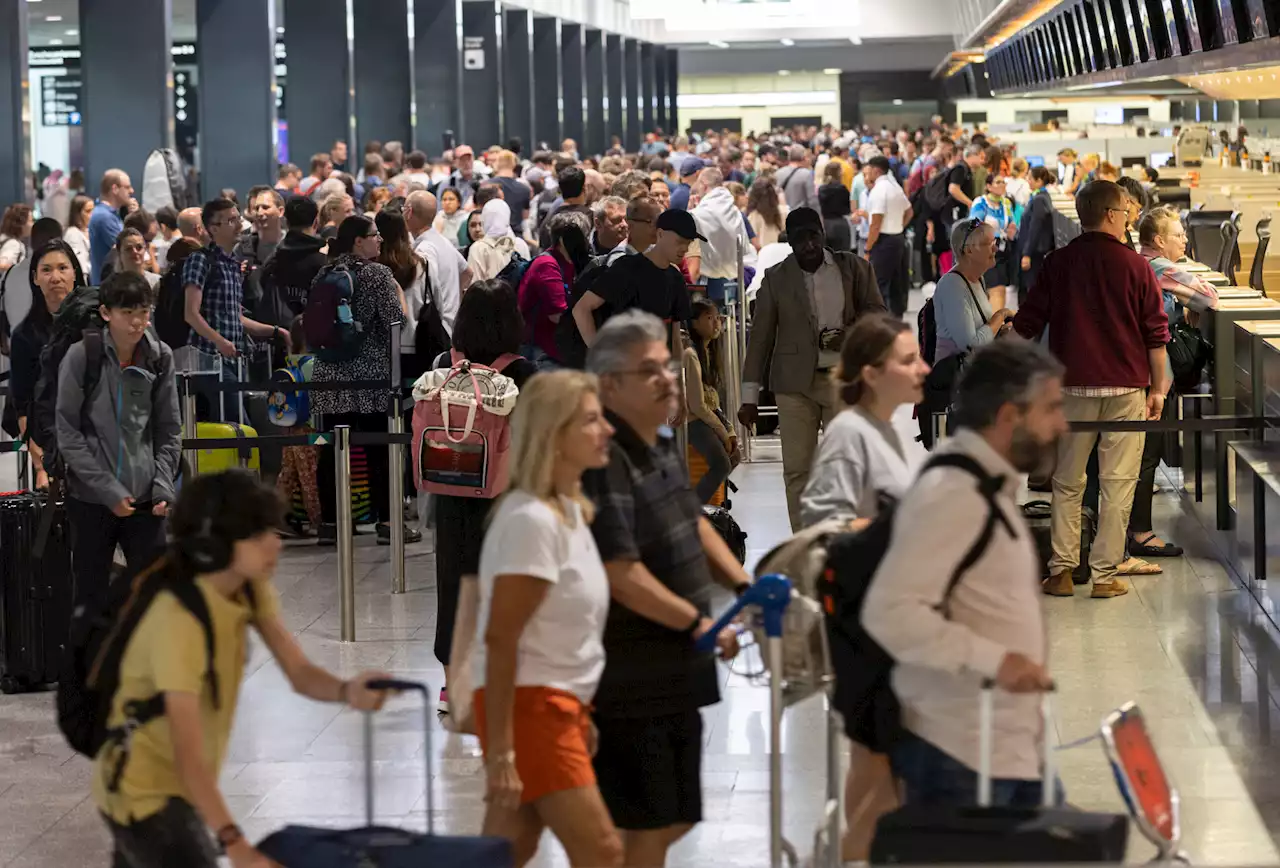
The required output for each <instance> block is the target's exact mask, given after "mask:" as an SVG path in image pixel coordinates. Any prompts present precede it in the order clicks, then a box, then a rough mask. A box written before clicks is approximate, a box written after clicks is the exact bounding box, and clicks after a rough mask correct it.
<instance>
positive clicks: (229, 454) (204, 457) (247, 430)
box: [196, 422, 259, 476]
mask: <svg viewBox="0 0 1280 868" xmlns="http://www.w3.org/2000/svg"><path fill="white" fill-rule="evenodd" d="M257 436H258V432H257V430H256V429H254V428H251V427H249V426H248V425H241V424H240V423H238V422H200V423H198V424H197V425H196V437H197V438H199V439H209V440H212V439H218V440H224V439H230V438H233V437H234V438H235V439H237V440H241V441H243V445H242V446H240V448H238V449H201V450H199V451H198V452H197V453H196V472H197V473H198V474H200V475H202V476H203V475H204V474H206V473H221V472H222V471H224V470H230V469H231V468H233V467H244V468H246V469H248V470H257V469H258V466H259V462H258V450H257V448H256V447H254V446H252V445H251V443H250V441H251V440H253V439H255V438H257Z"/></svg>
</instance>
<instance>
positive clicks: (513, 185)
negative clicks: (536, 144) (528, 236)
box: [490, 151, 533, 238]
mask: <svg viewBox="0 0 1280 868" xmlns="http://www.w3.org/2000/svg"><path fill="white" fill-rule="evenodd" d="M494 164H495V165H496V166H497V169H496V171H495V172H494V173H493V178H491V179H490V180H492V181H493V183H495V184H497V185H498V186H500V187H502V200H503V201H504V202H506V203H507V206H508V207H509V208H511V231H512V232H514V233H515V235H516V237H517V238H523V237H524V221H526V220H528V219H529V208H530V207H531V206H532V204H533V189H532V188H531V187H530V186H529V185H528V183H526V182H525V181H522V180H520V179H519V178H517V177H516V155H515V154H513V153H512V152H511V151H500V152H499V153H498V157H497V159H496V160H495V161H494Z"/></svg>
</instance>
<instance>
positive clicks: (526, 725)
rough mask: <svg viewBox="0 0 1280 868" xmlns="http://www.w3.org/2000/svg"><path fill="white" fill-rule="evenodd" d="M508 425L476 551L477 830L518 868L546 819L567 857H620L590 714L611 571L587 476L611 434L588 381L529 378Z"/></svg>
mask: <svg viewBox="0 0 1280 868" xmlns="http://www.w3.org/2000/svg"><path fill="white" fill-rule="evenodd" d="M511 431H512V438H511V452H510V458H511V462H512V464H511V482H510V487H509V488H508V491H507V494H506V495H504V496H503V498H502V499H501V500H500V501H499V502H498V504H497V506H496V508H495V510H494V512H493V517H492V520H491V521H490V523H489V527H488V529H487V531H486V533H485V539H484V546H483V548H482V549H481V553H480V613H479V617H478V620H477V634H476V635H477V640H479V641H477V642H476V646H475V651H474V653H473V659H472V672H473V677H474V679H475V686H476V691H475V705H474V707H475V722H476V732H477V733H478V734H479V736H480V744H481V746H482V747H483V748H484V756H485V765H486V768H487V772H488V795H487V799H486V800H487V802H488V807H487V810H486V811H485V818H484V834H486V835H500V836H502V837H504V838H508V839H510V840H511V842H512V848H513V851H514V856H515V864H516V865H517V866H521V865H524V864H525V863H526V862H528V861H529V860H530V859H532V858H533V855H534V853H535V852H536V851H537V849H538V840H539V838H540V837H541V835H542V830H543V829H544V828H549V829H551V831H552V833H553V834H555V836H556V837H557V838H559V839H560V843H561V844H563V845H564V848H565V851H566V852H567V853H568V856H569V862H570V864H572V865H574V866H597V865H598V866H609V865H621V864H622V841H621V838H620V837H619V835H618V831H617V829H616V828H615V827H614V825H613V820H612V819H611V818H610V816H609V811H608V809H607V808H606V807H605V804H604V800H603V799H602V798H601V796H600V789H599V786H598V785H597V783H596V776H595V771H594V769H593V768H592V764H591V758H592V755H593V754H594V753H595V746H596V745H595V741H596V733H595V728H594V726H593V725H592V723H591V717H590V714H589V712H588V708H589V706H590V704H591V700H592V698H593V697H594V696H595V693H596V687H597V686H598V685H599V683H600V674H601V673H602V672H603V671H604V644H603V642H602V638H603V636H604V626H605V618H606V616H607V615H608V612H609V580H608V577H607V576H606V574H605V569H604V564H603V563H602V562H601V560H600V552H599V551H598V550H597V549H596V544H595V539H594V538H593V537H592V535H591V526H590V524H591V519H592V513H593V510H592V506H591V502H590V501H589V500H587V499H586V497H584V496H583V494H582V485H581V481H582V474H583V472H584V471H586V470H588V469H594V468H602V467H605V466H607V465H608V463H609V438H610V436H611V435H612V434H613V429H612V428H611V427H610V425H609V423H608V421H606V419H605V417H604V411H603V409H602V408H601V406H600V399H599V397H598V395H597V393H596V379H595V377H593V376H591V375H589V374H584V373H582V372H580V371H555V372H550V373H543V374H539V375H537V376H535V377H532V378H531V379H530V380H529V382H528V385H527V386H525V388H524V389H523V390H522V394H521V395H520V401H519V403H518V404H517V405H516V410H515V413H514V414H513V417H512V424H511Z"/></svg>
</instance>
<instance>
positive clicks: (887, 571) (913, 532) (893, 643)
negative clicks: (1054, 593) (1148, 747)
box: [862, 430, 1046, 780]
mask: <svg viewBox="0 0 1280 868" xmlns="http://www.w3.org/2000/svg"><path fill="white" fill-rule="evenodd" d="M939 452H960V453H963V454H965V455H968V456H970V457H971V458H973V459H975V460H976V461H977V462H978V463H979V464H981V465H982V466H983V467H984V468H986V470H987V472H988V473H991V474H993V475H998V476H1003V477H1004V478H1005V485H1004V488H1003V489H1002V490H1001V492H1000V493H999V494H998V495H997V496H996V502H997V503H998V504H999V506H1000V508H1001V510H1002V511H1003V513H1004V516H1005V518H1006V520H1007V521H1008V522H1009V524H1010V525H1011V526H1012V527H1013V529H1014V530H1015V531H1016V537H1011V536H1010V535H1009V533H1008V531H1007V530H1005V528H1004V527H1003V526H1002V525H998V526H997V528H996V531H995V535H994V537H993V539H992V541H991V543H990V544H989V545H988V546H987V549H986V552H985V553H984V554H983V556H982V557H981V558H980V559H979V560H978V562H977V564H975V565H974V567H973V568H972V569H971V570H969V571H968V572H967V573H965V575H964V576H963V577H962V578H961V579H960V581H959V583H958V584H957V585H956V587H955V590H954V591H953V592H952V595H951V603H950V613H951V614H950V618H949V619H948V618H947V617H945V616H944V615H943V614H942V612H940V611H939V610H938V609H937V608H936V607H937V604H938V603H939V602H940V601H941V599H942V597H943V595H944V592H945V589H946V585H947V582H948V581H949V580H950V578H951V574H952V571H953V570H954V568H955V566H956V565H957V564H958V563H960V561H961V560H962V559H963V558H964V556H965V553H966V552H967V551H968V550H969V547H970V546H971V545H973V542H974V541H975V540H976V539H977V538H978V536H979V534H980V533H981V532H982V527H983V524H984V523H985V521H986V518H987V514H988V507H987V503H986V500H985V499H984V498H983V496H982V495H981V494H980V493H979V491H978V489H977V482H976V480H975V479H974V478H973V476H972V475H970V474H968V473H965V472H964V471H963V470H957V469H954V468H949V467H944V468H937V469H934V470H930V471H928V472H927V473H926V474H925V475H924V476H923V477H922V478H920V479H917V480H916V482H915V484H914V485H913V486H912V488H911V489H910V491H908V493H907V495H906V497H905V498H903V500H902V502H901V503H900V504H899V507H898V512H897V515H896V516H895V518H894V526H893V538H892V540H891V542H890V544H889V551H888V552H887V553H886V554H885V558H884V560H883V561H882V562H881V564H880V568H879V570H877V572H876V575H875V579H874V580H873V581H872V583H871V588H870V589H869V590H868V592H867V597H866V602H865V603H864V605H863V609H862V626H863V627H865V628H866V630H867V632H868V633H870V634H871V636H872V637H873V638H874V639H875V640H876V641H877V642H879V643H880V644H881V645H882V646H883V647H884V649H885V650H886V651H888V652H889V654H890V655H891V656H892V657H893V658H894V659H895V660H896V661H898V663H897V666H896V667H895V668H894V671H893V689H894V692H895V693H896V694H897V695H898V699H899V701H900V702H901V703H902V718H903V724H904V725H905V726H906V728H907V729H908V730H910V731H911V732H913V733H915V734H916V735H918V736H920V737H921V738H922V739H924V740H925V741H927V742H929V743H930V744H932V745H934V746H935V747H937V748H939V749H940V750H942V751H943V752H945V753H947V754H949V755H950V756H952V757H954V758H955V759H957V760H959V761H961V762H963V763H964V764H965V765H967V766H969V767H970V768H972V769H976V768H977V767H978V697H979V685H980V684H981V682H982V680H983V679H984V678H994V677H995V674H996V671H997V670H998V669H999V668H1000V662H1001V660H1003V658H1004V655H1005V654H1006V653H1007V652H1010V651H1016V652H1018V653H1021V654H1024V655H1026V656H1027V657H1029V658H1030V659H1032V660H1034V661H1036V662H1037V663H1041V664H1043V663H1044V661H1045V651H1046V636H1045V628H1044V620H1043V618H1042V615H1041V610H1040V606H1041V600H1042V596H1041V593H1040V568H1039V563H1038V560H1037V557H1036V549H1035V543H1034V542H1033V541H1032V539H1031V531H1030V529H1029V528H1028V527H1027V525H1026V522H1025V521H1024V520H1023V518H1022V511H1021V509H1020V508H1019V507H1018V503H1017V501H1016V499H1015V495H1016V493H1017V491H1018V488H1019V485H1020V483H1021V476H1020V474H1019V473H1018V472H1017V471H1016V470H1014V469H1013V467H1012V465H1010V464H1009V462H1008V461H1006V460H1005V459H1004V458H1003V457H1001V456H1000V455H999V454H998V453H996V451H995V450H993V449H992V448H991V447H990V445H988V444H987V442H986V441H985V440H983V439H982V437H980V436H979V435H978V434H976V433H974V432H972V431H967V430H961V431H960V432H959V433H958V434H957V435H956V436H955V437H953V438H951V439H949V440H947V441H946V442H945V443H943V444H942V445H941V446H940V447H939ZM1041 725H1042V724H1041V716H1040V697H1039V696H1038V695H1035V694H1023V695H1019V696H1014V695H1010V694H1007V693H1003V692H999V691H998V692H997V693H996V696H995V738H994V743H995V748H994V755H993V756H992V765H991V769H992V774H993V775H994V776H995V777H997V778H1009V779H1017V780H1035V779H1038V778H1039V777H1040V760H1041V741H1040V733H1041Z"/></svg>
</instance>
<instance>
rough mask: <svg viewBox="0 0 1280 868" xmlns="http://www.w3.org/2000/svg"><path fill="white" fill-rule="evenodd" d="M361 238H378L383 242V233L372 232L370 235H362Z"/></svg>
mask: <svg viewBox="0 0 1280 868" xmlns="http://www.w3.org/2000/svg"><path fill="white" fill-rule="evenodd" d="M361 237H362V238H377V239H378V240H379V241H381V240H382V233H381V232H370V233H369V234H368V235H362V236H361Z"/></svg>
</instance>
